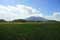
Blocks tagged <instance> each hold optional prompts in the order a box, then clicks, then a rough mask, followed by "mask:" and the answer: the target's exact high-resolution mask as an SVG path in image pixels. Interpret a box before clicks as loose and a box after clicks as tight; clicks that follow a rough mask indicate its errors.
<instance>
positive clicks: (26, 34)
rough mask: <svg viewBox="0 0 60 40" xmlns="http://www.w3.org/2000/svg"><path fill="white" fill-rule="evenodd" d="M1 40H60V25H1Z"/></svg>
mask: <svg viewBox="0 0 60 40" xmlns="http://www.w3.org/2000/svg"><path fill="white" fill-rule="evenodd" d="M0 40H60V23H40V24H39V23H35V24H34V23H33V24H31V23H26V24H24V23H23V24H0Z"/></svg>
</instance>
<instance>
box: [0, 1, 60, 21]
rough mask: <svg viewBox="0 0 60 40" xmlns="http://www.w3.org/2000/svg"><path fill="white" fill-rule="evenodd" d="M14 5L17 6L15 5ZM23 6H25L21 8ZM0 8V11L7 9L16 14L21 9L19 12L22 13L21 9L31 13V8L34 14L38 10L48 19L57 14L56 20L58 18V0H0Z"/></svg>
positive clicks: (59, 14) (59, 6) (59, 10)
mask: <svg viewBox="0 0 60 40" xmlns="http://www.w3.org/2000/svg"><path fill="white" fill-rule="evenodd" d="M8 5H9V6H8ZM16 5H18V6H17V7H16ZM25 5H26V6H25ZM23 6H25V8H23ZM20 7H21V8H22V9H21V8H20ZM31 7H32V8H33V9H32V8H31ZM0 8H1V9H0V10H1V12H2V10H3V12H5V11H6V10H7V11H6V12H8V10H9V13H10V14H11V13H13V15H15V14H14V13H16V14H18V13H19V12H20V11H21V10H22V12H20V13H19V14H23V15H24V13H23V11H26V14H27V13H31V10H33V13H35V14H34V15H36V14H37V15H38V13H39V12H37V11H38V10H39V11H40V14H39V15H40V16H42V14H43V16H45V17H46V16H47V17H46V18H48V19H49V18H50V19H54V17H55V16H58V20H60V17H59V16H60V0H0ZM16 8H18V10H16ZM23 9H24V10H23ZM12 10H14V11H12ZM19 10H20V11H19ZM1 12H0V14H1ZM4 14H5V13H4ZM11 15H12V14H11ZM23 15H22V16H23ZM25 16H26V15H25ZM25 16H24V17H25ZM53 16H54V17H53ZM7 17H8V16H7ZM55 19H56V18H55Z"/></svg>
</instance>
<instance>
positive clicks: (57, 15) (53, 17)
mask: <svg viewBox="0 0 60 40" xmlns="http://www.w3.org/2000/svg"><path fill="white" fill-rule="evenodd" d="M45 18H47V19H49V20H57V21H60V12H54V13H53V15H51V16H45Z"/></svg>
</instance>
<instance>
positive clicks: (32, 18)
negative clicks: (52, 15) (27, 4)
mask: <svg viewBox="0 0 60 40" xmlns="http://www.w3.org/2000/svg"><path fill="white" fill-rule="evenodd" d="M26 20H30V21H48V19H45V18H43V17H36V16H31V17H28V18H26Z"/></svg>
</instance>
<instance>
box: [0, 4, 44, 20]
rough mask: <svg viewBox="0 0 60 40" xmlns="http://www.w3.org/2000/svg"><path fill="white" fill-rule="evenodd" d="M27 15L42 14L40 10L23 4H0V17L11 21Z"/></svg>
mask: <svg viewBox="0 0 60 40" xmlns="http://www.w3.org/2000/svg"><path fill="white" fill-rule="evenodd" d="M29 16H43V15H42V13H41V12H40V11H38V10H37V9H34V8H32V7H29V6H25V5H16V6H9V5H8V6H3V5H0V19H5V20H7V21H11V20H14V19H24V18H26V17H29Z"/></svg>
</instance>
